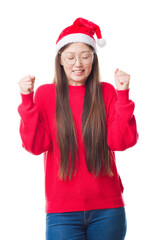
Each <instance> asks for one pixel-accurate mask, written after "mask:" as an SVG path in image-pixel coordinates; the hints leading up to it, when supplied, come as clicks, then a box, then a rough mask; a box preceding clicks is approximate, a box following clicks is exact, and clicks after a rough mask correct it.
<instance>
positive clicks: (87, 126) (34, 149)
mask: <svg viewBox="0 0 156 240" xmlns="http://www.w3.org/2000/svg"><path fill="white" fill-rule="evenodd" d="M94 33H96V35H97V38H98V40H97V43H98V45H100V46H103V45H104V43H105V42H104V40H103V39H102V36H101V31H100V28H99V27H98V26H97V25H95V24H94V23H92V22H90V21H87V20H85V19H82V18H78V19H76V20H75V22H74V23H73V25H71V26H70V27H67V28H66V29H64V30H63V31H62V33H61V34H60V36H59V38H58V40H57V42H56V49H57V55H56V59H55V77H54V82H53V83H52V84H44V85H42V86H40V87H39V88H38V89H37V90H36V93H35V96H34V81H35V77H34V76H30V75H28V76H25V77H24V78H22V79H21V80H20V81H19V86H20V92H21V97H22V103H21V104H20V105H19V107H18V112H19V114H20V116H21V122H20V135H21V139H22V145H23V147H24V148H25V149H26V150H27V151H29V152H30V153H32V154H35V155H38V154H41V153H44V166H45V197H46V210H45V211H46V239H47V240H67V239H68V240H72V239H77V240H85V239H87V240H108V239H111V240H123V239H124V238H125V234H126V214H125V207H124V201H123V197H122V193H123V185H122V182H121V179H120V176H119V174H118V172H117V168H116V163H115V152H114V151H123V150H125V149H127V148H130V147H132V146H134V145H135V144H136V142H137V138H138V133H137V126H136V120H135V116H134V114H133V112H134V102H133V101H132V100H130V99H129V80H130V75H129V74H127V73H125V72H123V71H121V70H119V69H116V70H115V83H116V89H115V88H114V87H113V85H111V84H109V83H106V82H101V81H100V77H99V65H98V57H97V54H96V42H95V39H94V38H93V35H94Z"/></svg>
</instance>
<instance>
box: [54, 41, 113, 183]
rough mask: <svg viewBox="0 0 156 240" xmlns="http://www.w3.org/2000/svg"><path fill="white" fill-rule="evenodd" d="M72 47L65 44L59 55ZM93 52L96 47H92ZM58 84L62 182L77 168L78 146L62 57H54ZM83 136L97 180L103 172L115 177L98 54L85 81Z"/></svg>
mask: <svg viewBox="0 0 156 240" xmlns="http://www.w3.org/2000/svg"><path fill="white" fill-rule="evenodd" d="M67 46H69V44H68V45H66V46H65V47H63V48H62V49H61V50H60V53H61V52H63V51H64V49H65V48H66V47H67ZM89 47H90V48H91V49H92V50H93V48H92V47H91V46H89ZM54 83H55V84H56V111H55V115H56V122H57V141H58V145H59V149H60V158H61V161H60V167H59V172H58V176H59V179H61V180H63V179H64V180H66V179H67V177H69V179H70V180H71V178H72V174H73V170H75V173H74V176H75V174H76V171H77V169H76V168H77V166H78V144H77V137H76V131H75V124H74V119H73V115H72V111H71V107H70V102H69V86H68V80H67V77H66V74H65V71H64V68H63V66H62V65H61V64H60V54H59V53H58V54H57V55H56V58H55V77H54ZM82 136H83V139H82V141H84V147H85V161H86V165H87V169H88V171H89V172H90V173H91V174H94V175H95V177H97V176H99V174H100V173H102V174H103V175H105V174H108V175H109V176H112V175H113V173H112V170H111V154H110V151H109V148H108V145H107V132H106V111H105V105H104V100H103V94H102V89H101V84H100V76H99V64H98V57H97V54H96V53H94V60H93V65H92V70H91V73H90V75H89V77H88V79H87V80H86V89H85V96H84V103H83V114H82Z"/></svg>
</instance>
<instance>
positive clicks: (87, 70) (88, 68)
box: [86, 65, 92, 75]
mask: <svg viewBox="0 0 156 240" xmlns="http://www.w3.org/2000/svg"><path fill="white" fill-rule="evenodd" d="M91 71H92V65H90V66H88V67H87V68H86V72H87V74H88V75H89V74H90V73H91Z"/></svg>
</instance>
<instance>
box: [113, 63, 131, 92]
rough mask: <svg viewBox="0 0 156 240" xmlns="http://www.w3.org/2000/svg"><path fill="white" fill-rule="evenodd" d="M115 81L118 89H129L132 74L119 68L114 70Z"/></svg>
mask: <svg viewBox="0 0 156 240" xmlns="http://www.w3.org/2000/svg"><path fill="white" fill-rule="evenodd" d="M114 76H115V83H116V87H117V90H127V89H129V81H130V75H129V74H127V73H125V72H123V71H121V70H119V69H118V68H117V69H116V70H115V72H114Z"/></svg>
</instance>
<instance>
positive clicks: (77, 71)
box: [73, 70, 84, 73]
mask: <svg viewBox="0 0 156 240" xmlns="http://www.w3.org/2000/svg"><path fill="white" fill-rule="evenodd" d="M73 72H75V73H82V72H84V70H73Z"/></svg>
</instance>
